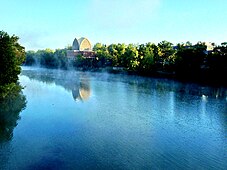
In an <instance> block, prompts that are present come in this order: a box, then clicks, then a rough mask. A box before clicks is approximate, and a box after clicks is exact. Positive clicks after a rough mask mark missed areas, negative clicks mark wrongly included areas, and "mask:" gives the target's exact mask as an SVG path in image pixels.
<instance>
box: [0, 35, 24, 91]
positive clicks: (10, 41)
mask: <svg viewBox="0 0 227 170" xmlns="http://www.w3.org/2000/svg"><path fill="white" fill-rule="evenodd" d="M18 40H19V38H18V37H17V36H15V35H13V36H9V35H8V34H7V33H6V32H4V31H0V86H2V87H1V89H2V90H3V89H4V88H3V87H4V86H8V85H9V84H11V83H17V80H18V75H19V74H20V71H21V68H20V65H21V64H22V63H23V61H24V59H25V50H24V47H22V46H21V45H20V44H19V43H18Z"/></svg>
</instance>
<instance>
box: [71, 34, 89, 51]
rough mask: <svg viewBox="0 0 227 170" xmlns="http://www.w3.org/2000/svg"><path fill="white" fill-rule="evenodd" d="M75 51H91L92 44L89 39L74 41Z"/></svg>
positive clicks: (73, 47) (82, 38)
mask: <svg viewBox="0 0 227 170" xmlns="http://www.w3.org/2000/svg"><path fill="white" fill-rule="evenodd" d="M72 49H73V50H80V51H84V50H91V43H90V41H89V40H88V39H87V38H84V37H81V38H80V39H76V38H75V39H74V41H73V45H72Z"/></svg>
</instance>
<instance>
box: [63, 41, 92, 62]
mask: <svg viewBox="0 0 227 170" xmlns="http://www.w3.org/2000/svg"><path fill="white" fill-rule="evenodd" d="M78 55H82V56H83V57H85V58H94V57H95V52H94V51H92V46H91V43H90V41H89V40H88V39H87V38H84V37H82V38H80V39H77V38H75V39H74V41H73V44H72V50H68V51H67V57H68V58H70V59H74V58H75V57H77V56H78Z"/></svg>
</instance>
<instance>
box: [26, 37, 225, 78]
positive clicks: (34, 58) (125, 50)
mask: <svg viewBox="0 0 227 170" xmlns="http://www.w3.org/2000/svg"><path fill="white" fill-rule="evenodd" d="M212 45H213V46H215V44H214V43H213V44H212ZM68 49H70V47H69V48H68ZM68 49H67V48H65V49H58V50H55V51H52V50H49V49H46V50H38V51H37V52H35V53H34V52H27V54H26V62H25V64H26V65H31V63H33V62H35V63H39V64H40V65H41V66H44V67H48V68H63V69H66V68H67V65H68V64H69V63H68V62H69V60H68V58H67V57H66V53H67V50H68ZM226 49H227V43H222V45H221V46H217V47H216V48H215V49H214V50H213V51H212V52H209V51H207V46H206V45H205V43H202V42H198V43H197V44H195V45H193V44H192V43H191V42H189V41H187V42H186V43H181V44H177V46H173V44H172V43H171V42H168V41H162V42H160V43H158V44H157V45H156V44H154V43H147V44H140V45H134V44H129V45H125V44H120V43H118V44H111V45H109V46H107V45H105V44H101V43H97V44H95V45H94V47H93V51H94V52H95V58H86V57H83V56H82V55H78V56H77V57H76V58H75V59H74V60H73V66H74V67H79V68H83V69H90V68H92V69H93V68H105V67H108V69H110V71H111V68H113V67H114V68H113V70H127V71H130V72H131V71H132V72H135V73H139V74H140V73H141V74H147V75H162V76H163V75H166V76H171V77H177V78H185V79H194V80H195V79H196V80H199V79H209V78H210V76H211V77H214V78H215V75H217V74H219V75H220V74H226V69H227V67H226V63H227V62H226V58H227V57H226V53H227V51H226ZM212 75H213V76H212ZM216 77H217V76H216Z"/></svg>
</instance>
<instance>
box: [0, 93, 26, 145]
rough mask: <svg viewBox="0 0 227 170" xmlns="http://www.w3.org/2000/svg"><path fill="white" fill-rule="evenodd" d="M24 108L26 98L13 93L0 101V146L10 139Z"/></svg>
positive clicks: (20, 94)
mask: <svg viewBox="0 0 227 170" xmlns="http://www.w3.org/2000/svg"><path fill="white" fill-rule="evenodd" d="M25 107H26V98H25V96H24V95H23V94H22V93H21V92H15V93H13V94H10V95H8V96H7V97H6V98H4V99H0V144H1V143H2V142H6V141H9V140H11V139H12V137H13V130H14V128H15V127H16V126H17V121H18V119H20V115H19V114H20V112H21V111H22V110H23V109H25Z"/></svg>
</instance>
